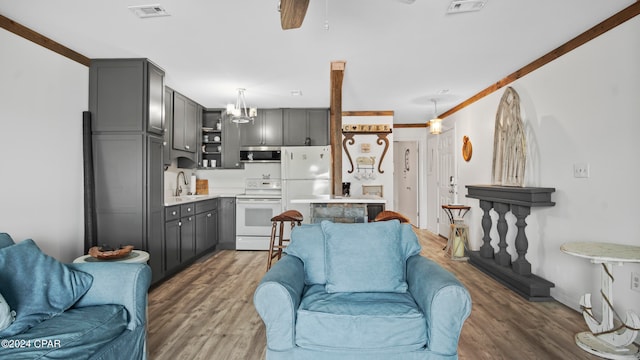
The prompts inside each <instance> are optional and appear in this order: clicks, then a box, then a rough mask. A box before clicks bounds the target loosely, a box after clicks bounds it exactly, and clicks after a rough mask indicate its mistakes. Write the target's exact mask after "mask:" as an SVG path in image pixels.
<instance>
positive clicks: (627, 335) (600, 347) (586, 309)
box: [575, 262, 640, 359]
mask: <svg viewBox="0 0 640 360" xmlns="http://www.w3.org/2000/svg"><path fill="white" fill-rule="evenodd" d="M594 263H598V262H594ZM600 264H601V265H602V267H601V269H602V272H601V290H600V291H601V295H602V296H603V301H602V321H601V322H598V321H597V320H596V319H595V317H594V316H593V311H592V310H591V294H585V295H584V296H582V298H581V299H580V305H581V306H582V308H583V311H582V315H583V317H584V320H585V322H586V323H587V325H588V326H589V330H591V331H590V332H589V331H585V332H581V333H579V334H577V335H576V336H575V340H576V344H577V345H578V346H579V347H580V348H582V349H583V350H585V351H587V352H589V353H591V354H594V355H598V356H600V357H603V358H605V359H640V353H639V352H638V348H637V347H636V346H635V345H634V344H633V341H634V340H635V338H636V335H637V334H638V330H636V329H638V328H639V327H640V318H638V315H636V314H635V313H634V312H632V311H627V318H626V319H625V322H624V324H626V326H623V327H622V328H621V329H616V328H614V322H613V318H614V310H613V272H612V264H611V263H607V262H603V263H600ZM620 265H622V264H620ZM619 320H620V321H622V319H619Z"/></svg>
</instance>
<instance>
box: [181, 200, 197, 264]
mask: <svg viewBox="0 0 640 360" xmlns="http://www.w3.org/2000/svg"><path fill="white" fill-rule="evenodd" d="M195 256H196V208H195V204H194V203H190V204H184V205H181V206H180V262H181V263H185V262H187V261H189V260H191V259H193V258H194V257H195Z"/></svg>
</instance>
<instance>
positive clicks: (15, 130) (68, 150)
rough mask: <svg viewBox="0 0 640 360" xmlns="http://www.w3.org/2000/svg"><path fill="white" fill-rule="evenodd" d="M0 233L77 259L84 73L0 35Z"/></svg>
mask: <svg viewBox="0 0 640 360" xmlns="http://www.w3.org/2000/svg"><path fill="white" fill-rule="evenodd" d="M0 44H1V45H0V47H1V48H2V56H0V154H2V155H1V156H0V169H1V171H2V174H1V175H0V189H2V190H1V191H0V232H7V233H9V234H10V235H11V236H12V237H13V238H14V240H15V241H22V240H24V239H27V238H33V239H34V240H35V242H36V243H37V244H38V246H39V247H40V248H41V249H42V250H43V251H44V252H46V253H47V254H49V255H51V256H54V257H56V258H58V259H59V260H62V261H71V260H73V259H74V258H75V257H77V256H80V255H82V254H83V248H84V225H83V224H84V206H83V170H82V111H85V110H87V107H88V92H89V85H88V84H89V69H88V68H87V67H86V66H84V65H81V64H79V63H76V62H74V61H72V60H69V59H67V58H65V57H63V56H60V55H58V54H56V53H54V52H52V51H49V50H47V49H45V48H43V47H41V46H39V45H36V44H34V43H32V42H30V41H28V40H25V39H23V38H21V37H18V36H16V35H14V34H12V33H10V32H8V31H6V30H3V29H0Z"/></svg>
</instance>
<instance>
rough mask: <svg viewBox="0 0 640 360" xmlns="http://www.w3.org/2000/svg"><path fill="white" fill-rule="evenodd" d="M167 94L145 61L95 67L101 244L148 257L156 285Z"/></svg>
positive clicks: (102, 62)
mask: <svg viewBox="0 0 640 360" xmlns="http://www.w3.org/2000/svg"><path fill="white" fill-rule="evenodd" d="M164 94H165V92H164V72H163V71H162V70H161V69H160V68H158V67H157V66H155V65H154V64H153V63H151V62H150V61H149V60H147V59H93V60H92V61H91V66H90V68H89V110H90V112H91V118H92V147H93V169H94V178H95V184H94V192H95V209H94V210H95V211H94V212H95V223H96V234H97V238H96V245H103V244H107V245H109V246H112V247H118V246H120V245H133V246H134V247H135V248H136V249H139V250H145V251H147V252H149V255H150V259H149V265H150V266H151V268H152V274H153V279H152V281H154V282H155V281H157V280H158V279H159V278H161V277H162V274H163V268H164V267H165V265H163V259H164V254H163V253H162V252H163V246H164V244H163V241H164V203H163V202H164V166H163V165H164V161H163V158H164V146H163V139H162V136H163V134H164V128H163V126H164V112H163V111H162V109H164ZM158 109H159V110H158Z"/></svg>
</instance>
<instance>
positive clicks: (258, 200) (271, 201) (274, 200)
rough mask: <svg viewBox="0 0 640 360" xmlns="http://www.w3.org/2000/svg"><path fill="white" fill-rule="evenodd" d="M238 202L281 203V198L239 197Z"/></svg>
mask: <svg viewBox="0 0 640 360" xmlns="http://www.w3.org/2000/svg"><path fill="white" fill-rule="evenodd" d="M236 202H237V204H281V203H282V200H281V199H237V200H236Z"/></svg>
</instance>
